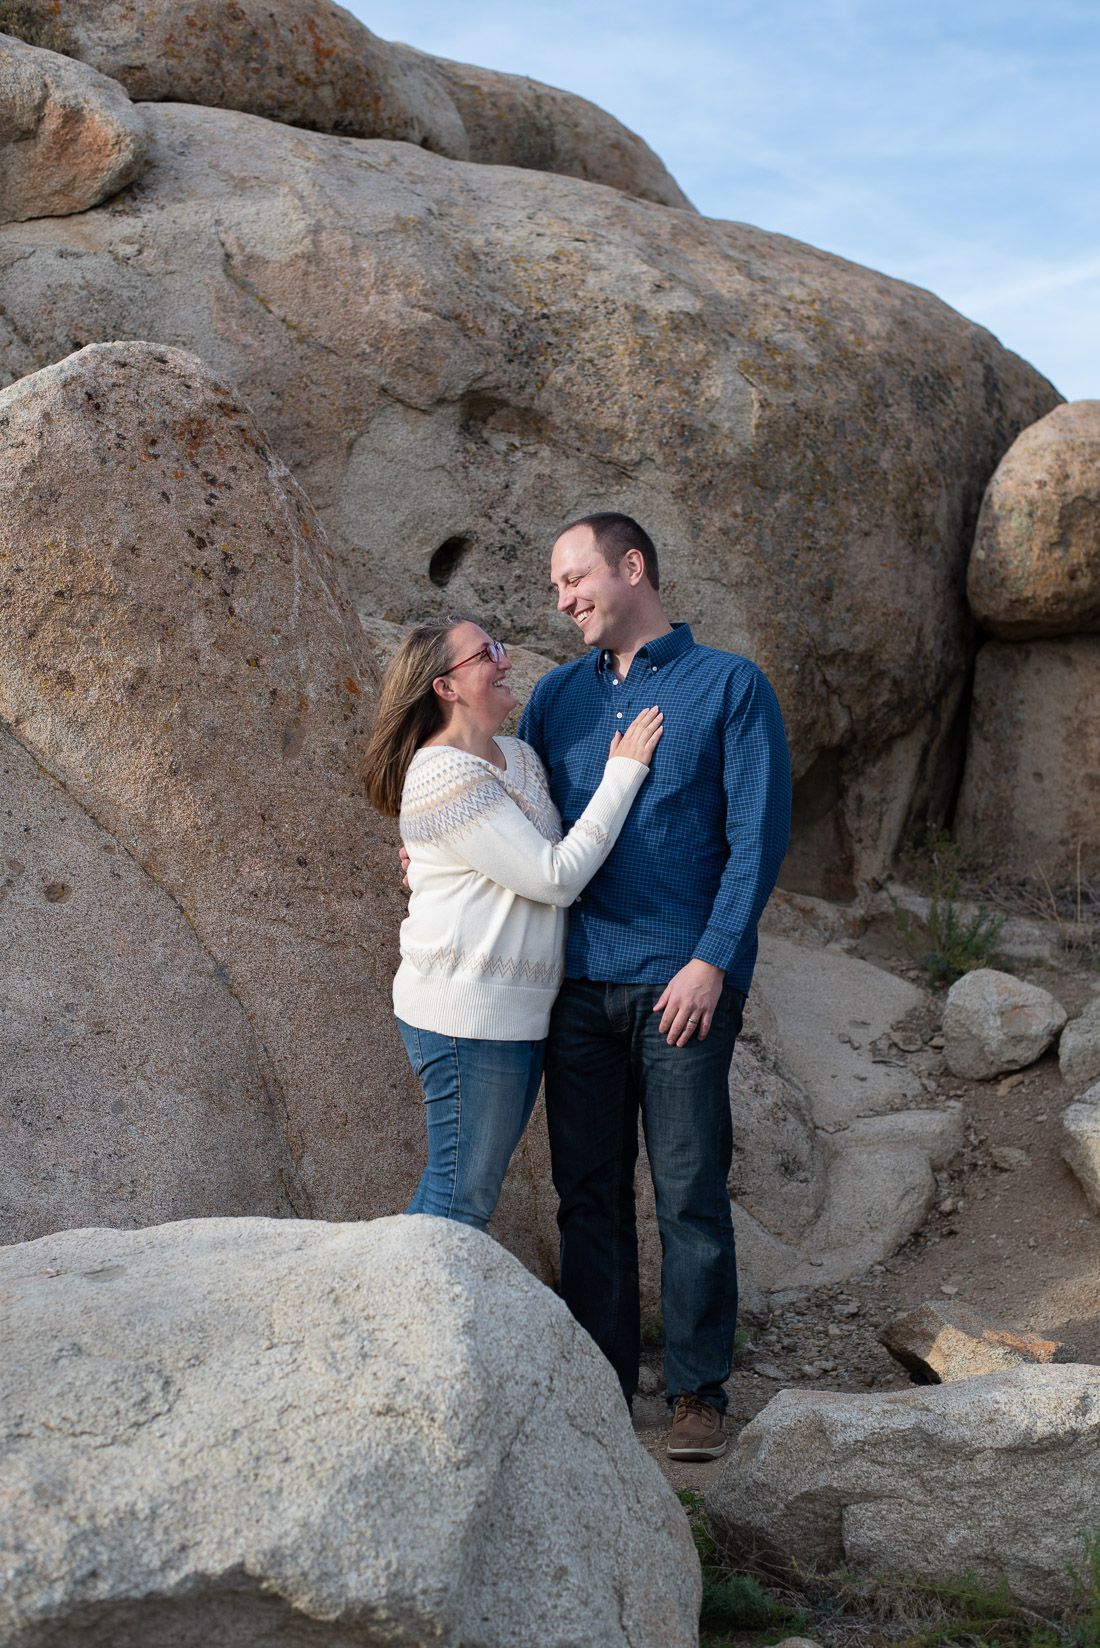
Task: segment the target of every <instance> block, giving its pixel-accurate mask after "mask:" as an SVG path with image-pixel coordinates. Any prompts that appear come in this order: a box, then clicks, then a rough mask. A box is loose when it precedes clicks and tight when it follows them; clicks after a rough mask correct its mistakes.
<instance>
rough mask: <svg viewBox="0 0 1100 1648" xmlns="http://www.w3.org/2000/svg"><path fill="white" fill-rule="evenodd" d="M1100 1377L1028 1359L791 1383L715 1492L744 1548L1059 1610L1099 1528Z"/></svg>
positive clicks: (710, 1502)
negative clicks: (918, 1381) (853, 1380)
mask: <svg viewBox="0 0 1100 1648" xmlns="http://www.w3.org/2000/svg"><path fill="white" fill-rule="evenodd" d="M1098 1503H1100V1374H1098V1370H1097V1369H1096V1368H1094V1367H1083V1366H1080V1365H1069V1366H1066V1367H1027V1368H1013V1369H1012V1370H1010V1371H1009V1372H1006V1373H999V1374H989V1375H987V1376H986V1377H985V1378H984V1379H967V1380H963V1381H961V1382H960V1383H958V1384H951V1385H936V1386H928V1387H927V1388H924V1389H921V1390H913V1391H904V1392H890V1393H888V1394H886V1395H883V1396H846V1395H844V1396H842V1395H839V1394H827V1395H826V1394H823V1395H819V1394H810V1393H808V1392H801V1391H784V1392H782V1393H781V1394H780V1395H779V1396H777V1397H775V1398H774V1400H773V1401H771V1402H769V1404H768V1406H767V1407H766V1408H765V1409H764V1411H763V1412H762V1413H760V1414H758V1415H757V1417H756V1418H755V1419H754V1420H753V1421H752V1423H751V1424H750V1425H748V1426H747V1427H746V1429H745V1430H743V1431H742V1433H741V1436H740V1438H739V1440H738V1442H737V1445H736V1448H735V1450H734V1452H733V1455H732V1458H731V1460H730V1463H729V1465H728V1466H727V1468H726V1470H725V1472H724V1473H723V1475H722V1476H721V1477H720V1478H719V1480H718V1482H717V1483H716V1484H715V1486H714V1487H713V1488H712V1489H711V1490H710V1492H709V1493H708V1494H707V1500H706V1504H707V1511H708V1513H709V1515H710V1517H711V1521H712V1524H713V1526H714V1529H715V1533H716V1535H717V1537H718V1538H719V1540H720V1541H721V1542H722V1544H723V1545H724V1546H725V1548H726V1549H727V1551H728V1552H729V1553H730V1554H731V1555H732V1556H733V1557H735V1558H737V1559H744V1558H747V1557H749V1556H752V1557H755V1558H756V1559H757V1560H762V1561H763V1562H765V1563H766V1564H768V1565H770V1566H773V1567H775V1568H777V1569H787V1568H789V1567H790V1566H791V1564H792V1563H795V1562H797V1563H798V1564H799V1566H800V1567H801V1568H802V1569H803V1571H805V1570H806V1569H807V1568H809V1569H811V1570H817V1571H818V1572H825V1571H828V1570H830V1569H833V1568H836V1567H838V1566H840V1564H842V1563H843V1564H845V1565H846V1566H847V1567H848V1568H850V1569H852V1570H853V1572H855V1573H856V1574H859V1575H868V1576H870V1575H875V1576H878V1577H880V1578H883V1579H894V1580H899V1581H902V1580H905V1579H910V1578H914V1577H916V1578H919V1579H922V1580H926V1581H932V1582H936V1581H943V1580H949V1579H959V1578H961V1577H963V1576H964V1575H967V1574H969V1575H972V1576H973V1577H975V1578H976V1579H977V1580H978V1581H979V1583H981V1584H982V1585H984V1586H987V1587H989V1588H991V1589H997V1588H999V1587H1002V1586H1003V1587H1005V1588H1007V1590H1008V1591H1010V1592H1011V1594H1012V1595H1013V1596H1014V1597H1016V1598H1018V1599H1019V1600H1020V1601H1021V1602H1023V1603H1025V1604H1028V1605H1030V1606H1032V1607H1036V1608H1041V1609H1043V1610H1049V1609H1051V1608H1054V1607H1059V1606H1064V1605H1066V1604H1068V1603H1070V1602H1071V1601H1072V1599H1073V1583H1072V1580H1071V1577H1070V1568H1071V1567H1072V1566H1073V1565H1075V1564H1079V1563H1080V1562H1081V1559H1082V1554H1083V1547H1084V1541H1085V1539H1086V1538H1088V1537H1091V1536H1093V1535H1094V1534H1095V1531H1096V1507H1097V1504H1098Z"/></svg>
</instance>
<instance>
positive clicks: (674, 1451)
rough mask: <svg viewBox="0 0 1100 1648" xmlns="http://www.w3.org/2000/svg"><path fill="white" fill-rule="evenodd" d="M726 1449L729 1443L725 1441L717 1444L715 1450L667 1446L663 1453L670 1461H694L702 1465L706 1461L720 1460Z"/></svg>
mask: <svg viewBox="0 0 1100 1648" xmlns="http://www.w3.org/2000/svg"><path fill="white" fill-rule="evenodd" d="M728 1447H729V1442H728V1440H727V1441H725V1442H719V1444H718V1446H717V1447H715V1448H673V1447H671V1446H669V1447H666V1448H665V1452H666V1453H667V1454H668V1457H669V1458H670V1459H689V1460H690V1459H696V1460H698V1461H699V1462H700V1463H701V1464H704V1463H705V1462H706V1461H707V1460H708V1459H721V1457H722V1455H723V1454H724V1453H725V1451H726V1449H727V1448H728Z"/></svg>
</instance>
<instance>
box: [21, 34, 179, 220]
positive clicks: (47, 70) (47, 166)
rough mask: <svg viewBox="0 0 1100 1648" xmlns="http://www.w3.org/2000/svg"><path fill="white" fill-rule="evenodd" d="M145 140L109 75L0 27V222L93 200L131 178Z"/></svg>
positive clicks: (53, 213) (137, 114)
mask: <svg viewBox="0 0 1100 1648" xmlns="http://www.w3.org/2000/svg"><path fill="white" fill-rule="evenodd" d="M146 141H147V140H146V130H145V121H144V119H143V117H142V114H141V111H140V110H139V109H135V108H134V106H133V104H132V103H131V102H130V99H129V98H128V97H127V95H126V93H125V92H124V91H123V89H122V87H121V86H120V85H118V84H117V83H116V82H115V81H114V80H109V79H108V78H107V76H106V75H103V74H97V73H96V71H95V69H92V68H89V67H88V65H87V64H85V63H74V62H73V61H72V59H71V58H69V57H62V56H60V55H59V54H58V53H56V52H51V51H38V50H36V49H35V48H34V47H32V46H27V45H24V43H23V41H22V40H16V39H13V38H12V37H11V36H10V35H6V34H0V223H12V222H21V221H24V220H26V219H28V218H35V217H64V216H67V215H68V214H69V213H71V212H86V211H87V210H88V209H89V207H91V206H98V205H99V202H100V201H101V200H106V199H107V198H108V196H110V195H113V194H117V193H118V191H119V190H120V189H124V188H125V187H126V185H127V183H132V182H133V180H134V178H135V177H137V175H138V173H139V172H140V171H141V169H142V166H143V165H144V163H145V151H146Z"/></svg>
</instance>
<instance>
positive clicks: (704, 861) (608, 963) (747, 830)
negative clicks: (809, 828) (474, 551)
mask: <svg viewBox="0 0 1100 1648" xmlns="http://www.w3.org/2000/svg"><path fill="white" fill-rule="evenodd" d="M650 704H658V705H660V707H661V709H662V710H663V711H664V717H665V730H664V737H663V738H662V739H661V741H660V743H659V744H658V746H657V750H656V753H655V755H654V758H653V766H652V770H651V772H650V775H649V777H648V778H647V779H646V781H645V783H644V784H643V785H642V788H641V792H640V794H639V796H638V798H637V800H636V801H635V803H634V805H633V807H632V808H631V809H630V813H629V815H628V817H627V820H626V823H625V824H624V825H623V828H622V833H621V835H620V836H619V839H618V841H617V842H616V843H615V846H614V848H613V849H612V851H611V853H610V854H609V856H608V858H607V859H606V861H605V862H604V864H603V866H602V867H601V868H600V869H599V870H598V871H597V872H596V874H595V875H594V876H593V878H592V880H591V881H590V882H589V884H588V886H587V887H586V888H585V890H584V892H583V893H582V894H581V896H580V898H579V899H578V900H577V902H576V903H575V904H574V905H573V908H572V910H571V911H570V916H569V945H568V949H567V951H566V961H565V971H566V976H567V977H568V978H590V979H599V980H606V981H608V982H610V983H616V984H659V985H662V986H663V985H665V984H667V983H668V981H669V979H670V978H671V977H672V976H673V974H674V973H677V972H679V970H680V968H681V967H683V966H684V965H685V964H686V963H687V962H688V961H690V960H691V959H692V957H697V958H698V959H699V960H701V961H709V962H711V963H712V964H713V965H714V966H715V967H721V968H724V969H725V973H726V982H727V983H728V984H732V985H733V986H735V988H736V989H738V990H741V991H743V992H745V993H746V994H747V993H748V988H749V985H750V983H751V981H752V972H753V967H754V965H755V962H756V924H757V922H758V921H759V919H760V913H761V911H762V910H763V908H764V905H765V904H766V903H767V900H768V896H769V894H770V893H771V890H772V887H773V886H774V885H775V878H776V876H777V875H778V873H779V866H780V863H781V862H782V859H783V855H784V853H785V852H786V850H787V836H788V832H789V828H790V812H791V779H790V761H789V757H788V754H787V741H786V737H785V734H784V731H783V718H782V715H781V714H780V710H779V705H778V703H777V701H776V697H775V693H774V691H773V690H772V687H771V685H770V683H769V681H768V679H767V677H766V676H765V675H764V674H763V673H762V672H761V671H760V670H759V669H758V668H757V667H756V665H755V664H752V663H750V662H749V660H748V659H747V658H739V657H737V656H736V655H735V654H734V653H730V652H719V651H718V650H717V649H716V648H714V647H702V646H696V644H695V641H694V638H693V637H692V633H691V630H690V628H689V627H688V625H687V624H676V625H675V626H674V628H673V630H672V632H671V634H669V635H661V636H659V637H658V638H657V639H656V640H655V641H650V642H649V643H648V644H647V645H646V646H644V647H640V648H639V649H638V651H637V653H636V654H635V656H634V660H633V662H632V663H631V666H630V670H629V672H628V674H627V676H626V678H625V680H623V681H621V682H620V681H618V680H617V679H616V677H615V674H614V672H613V669H612V665H611V659H610V654H608V653H602V652H591V653H588V654H587V655H586V656H584V657H583V658H578V659H576V660H575V661H574V662H572V663H569V664H562V665H561V666H560V668H558V669H556V670H552V671H551V673H550V674H549V675H545V676H543V678H542V680H541V681H539V682H538V684H537V685H536V687H535V690H534V692H533V693H532V695H531V699H530V702H529V703H528V705H527V708H526V709H525V710H524V712H523V717H522V719H521V721H520V724H519V736H520V737H521V738H523V739H525V740H526V742H527V743H528V744H530V745H531V746H532V748H533V749H534V750H535V751H536V752H537V753H538V755H539V756H540V757H541V759H542V761H543V763H544V765H545V767H546V770H547V772H548V774H549V777H550V793H551V795H552V796H553V798H554V802H555V804H556V805H557V808H558V811H559V812H560V813H561V815H562V824H563V827H564V828H565V829H567V830H568V829H569V828H570V827H571V826H572V825H573V823H574V822H575V821H576V819H577V818H578V817H579V815H580V814H581V812H583V810H584V807H585V805H586V803H587V802H588V800H589V799H590V797H591V795H592V793H593V791H594V790H595V789H596V786H597V785H598V783H599V781H600V778H601V775H602V773H603V769H604V764H605V762H606V760H607V749H608V744H609V743H610V740H611V735H612V734H613V733H614V732H616V731H619V732H621V731H623V729H624V728H626V727H628V726H629V725H630V722H631V721H632V720H633V718H634V717H635V715H637V713H638V711H639V710H642V709H645V708H646V706H647V705H650Z"/></svg>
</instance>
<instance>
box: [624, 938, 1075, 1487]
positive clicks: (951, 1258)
mask: <svg viewBox="0 0 1100 1648" xmlns="http://www.w3.org/2000/svg"><path fill="white" fill-rule="evenodd" d="M896 945H897V941H896V938H894V937H893V935H892V933H891V932H890V931H889V929H888V928H887V927H885V926H884V925H880V926H879V927H878V928H876V929H873V930H871V931H870V932H869V933H868V934H867V935H866V938H865V940H864V941H861V944H860V953H861V954H863V956H864V957H865V959H867V960H869V961H874V962H875V963H876V964H877V965H879V966H886V967H888V968H889V969H890V970H891V971H895V972H898V973H900V974H903V975H904V976H905V977H906V978H908V979H910V980H911V981H912V982H914V983H921V982H922V978H921V975H920V974H919V973H918V972H917V971H916V970H915V969H914V968H913V967H912V964H911V962H910V960H909V958H908V957H906V956H904V955H898V954H897V953H896ZM1014 971H1015V972H1017V973H1018V975H1019V976H1020V977H1023V978H1026V979H1028V980H1029V981H1030V982H1032V983H1035V984H1040V985H1042V986H1043V987H1044V988H1045V989H1048V990H1050V991H1051V993H1052V994H1053V995H1054V996H1055V997H1056V998H1057V999H1058V1000H1059V1001H1060V1002H1061V1003H1062V1004H1063V1006H1064V1007H1066V1009H1067V1010H1068V1011H1069V1012H1070V1013H1071V1014H1072V1013H1073V1012H1075V1011H1077V1010H1078V1009H1079V1008H1080V1007H1081V1006H1083V1005H1084V1003H1085V1001H1086V1000H1088V999H1089V998H1090V996H1092V995H1094V994H1095V993H1096V991H1097V989H1098V988H1100V971H1098V970H1097V969H1096V968H1095V966H1090V965H1089V964H1088V962H1087V961H1085V962H1083V963H1077V964H1075V965H1074V964H1071V963H1067V964H1066V966H1064V967H1059V968H1057V969H1054V968H1049V967H1043V968H1040V967H1015V968H1014ZM943 1003H944V994H943V993H942V992H933V991H931V990H928V991H926V992H925V1000H924V1003H923V1006H922V1007H921V1008H920V1009H919V1010H918V1011H917V1012H915V1013H914V1014H912V1015H911V1016H910V1019H909V1020H907V1023H906V1028H908V1029H911V1030H913V1031H915V1032H918V1033H919V1034H920V1036H921V1038H922V1040H923V1042H924V1051H923V1053H922V1057H923V1058H924V1059H925V1061H928V1059H929V1055H930V1054H935V1060H936V1062H934V1064H933V1073H934V1075H935V1078H936V1081H937V1086H938V1091H939V1096H941V1097H943V1098H945V1099H946V1098H953V1099H958V1100H960V1101H961V1102H962V1105H963V1112H964V1118H965V1125H966V1143H965V1146H964V1149H963V1151H962V1152H961V1153H960V1155H959V1156H958V1157H956V1159H955V1160H954V1161H953V1162H952V1163H951V1165H950V1167H949V1168H948V1169H947V1171H946V1172H945V1173H942V1174H940V1175H939V1176H938V1179H937V1186H938V1196H937V1206H936V1209H935V1210H934V1211H933V1213H932V1214H931V1215H930V1217H929V1218H928V1220H927V1221H926V1223H925V1225H924V1226H923V1228H922V1229H921V1230H919V1231H918V1232H917V1234H916V1235H915V1236H914V1237H913V1238H912V1239H911V1241H910V1242H909V1243H908V1244H907V1245H906V1246H905V1247H904V1248H902V1249H901V1250H900V1251H899V1252H898V1253H897V1254H896V1255H894V1257H893V1258H891V1259H888V1260H887V1261H886V1262H885V1263H884V1264H881V1265H875V1266H874V1267H873V1268H872V1269H871V1271H870V1272H868V1273H867V1274H866V1275H863V1276H860V1277H857V1278H853V1279H851V1280H850V1281H849V1282H847V1283H845V1284H841V1285H839V1286H833V1287H826V1288H821V1289H818V1290H816V1291H814V1292H806V1293H802V1294H799V1295H797V1296H795V1297H793V1298H787V1299H784V1300H783V1302H782V1304H780V1305H778V1306H777V1307H776V1308H773V1310H772V1312H771V1314H770V1316H768V1317H767V1318H766V1319H744V1321H743V1326H744V1327H745V1328H746V1329H747V1331H748V1333H749V1337H750V1342H749V1344H748V1345H747V1346H746V1347H745V1348H744V1349H743V1350H742V1351H741V1352H740V1354H739V1357H738V1362H737V1367H736V1369H735V1371H734V1375H733V1378H732V1379H731V1380H730V1382H729V1385H728V1387H727V1388H728V1390H729V1411H728V1418H727V1430H728V1432H729V1434H730V1437H731V1441H732V1439H733V1437H734V1436H735V1435H736V1433H737V1432H738V1431H739V1430H740V1429H741V1428H742V1426H744V1425H745V1424H747V1423H748V1421H749V1420H750V1419H752V1418H753V1417H754V1416H755V1415H756V1414H757V1413H759V1411H760V1410H761V1409H762V1408H763V1407H765V1406H766V1404H767V1403H768V1402H769V1401H770V1400H771V1398H772V1397H773V1396H775V1395H776V1394H777V1392H778V1391H780V1390H782V1389H786V1388H791V1387H799V1388H802V1389H809V1390H821V1391H825V1390H834V1391H857V1392H867V1391H879V1390H904V1389H906V1388H908V1386H909V1376H908V1374H907V1373H906V1372H905V1371H904V1370H903V1369H902V1368H900V1367H899V1366H898V1365H897V1364H896V1363H895V1362H894V1361H893V1360H892V1359H891V1358H890V1357H889V1356H888V1355H887V1353H886V1351H885V1350H884V1349H883V1348H882V1346H881V1345H880V1344H879V1343H878V1337H877V1336H878V1333H879V1331H880V1330H881V1328H882V1326H883V1325H884V1324H885V1323H886V1322H888V1321H889V1320H890V1319H891V1317H893V1316H897V1315H900V1314H901V1313H902V1312H904V1311H906V1310H910V1309H912V1307H913V1306H915V1305H918V1304H920V1303H922V1301H924V1300H929V1299H931V1300H937V1301H938V1302H940V1303H949V1302H950V1301H952V1300H956V1299H957V1300H959V1301H960V1302H963V1303H965V1304H967V1305H968V1306H970V1307H971V1308H972V1309H973V1310H976V1311H977V1312H978V1314H979V1315H980V1316H982V1317H983V1318H984V1319H985V1321H987V1322H988V1323H989V1324H991V1325H992V1326H995V1327H1002V1328H1013V1329H1018V1330H1030V1331H1033V1332H1037V1333H1041V1334H1043V1335H1044V1336H1045V1337H1048V1338H1053V1339H1057V1340H1060V1341H1062V1342H1063V1343H1064V1344H1065V1345H1066V1346H1067V1347H1068V1348H1069V1350H1070V1351H1071V1352H1072V1358H1071V1359H1072V1360H1074V1361H1080V1362H1096V1363H1100V1217H1098V1216H1097V1215H1095V1214H1093V1213H1092V1212H1090V1210H1089V1206H1088V1203H1087V1202H1086V1200H1085V1198H1084V1195H1083V1193H1082V1191H1081V1189H1080V1187H1079V1185H1078V1183H1077V1180H1076V1179H1075V1178H1074V1176H1073V1175H1072V1174H1071V1172H1070V1170H1069V1168H1068V1167H1067V1166H1066V1165H1065V1163H1064V1162H1063V1161H1062V1159H1061V1155H1060V1148H1061V1114H1062V1111H1063V1110H1064V1108H1065V1107H1066V1105H1067V1104H1069V1103H1070V1102H1071V1100H1072V1099H1073V1097H1074V1096H1075V1095H1074V1094H1073V1093H1071V1091H1070V1090H1069V1089H1068V1088H1067V1086H1066V1084H1065V1083H1064V1082H1063V1080H1062V1078H1061V1075H1060V1073H1059V1070H1058V1062H1057V1058H1056V1056H1055V1055H1053V1054H1049V1055H1047V1056H1046V1057H1045V1058H1043V1059H1042V1060H1041V1061H1040V1062H1039V1063H1038V1064H1035V1065H1033V1066H1031V1068H1030V1069H1028V1070H1025V1071H1022V1072H1019V1073H1018V1074H1017V1075H1016V1076H1015V1077H1009V1078H1002V1079H1000V1080H995V1081H991V1082H972V1081H964V1080H960V1079H959V1078H957V1077H954V1076H952V1075H951V1073H950V1072H949V1071H948V1070H947V1068H946V1066H945V1065H944V1064H943V1060H942V1057H941V1056H940V1055H938V1053H936V1052H935V1050H934V1049H932V1048H931V1047H930V1043H931V1039H932V1037H933V1036H934V1035H936V1034H937V1032H938V1031H939V1027H940V1019H941V1015H942V1011H943ZM926 1068H927V1062H926ZM1006 1152H1008V1153H1009V1154H1005V1153H1006ZM1013 1152H1017V1153H1020V1152H1022V1155H1020V1154H1012V1153H1013ZM643 1366H644V1367H648V1368H650V1369H651V1370H652V1374H651V1378H652V1377H656V1378H658V1379H659V1378H660V1369H661V1353H660V1351H659V1349H655V1350H653V1351H652V1352H647V1353H646V1354H645V1356H644V1358H643ZM667 1423H668V1421H667V1408H666V1404H665V1400H664V1396H663V1392H659V1393H658V1394H656V1395H651V1396H639V1397H638V1398H637V1399H636V1400H635V1405H634V1426H635V1431H636V1433H637V1435H638V1438H639V1440H640V1441H641V1443H642V1444H643V1446H644V1447H645V1448H646V1449H647V1450H648V1451H649V1452H650V1453H651V1454H652V1455H653V1457H654V1458H655V1459H656V1460H657V1462H658V1463H659V1464H660V1466H661V1468H662V1470H663V1471H664V1472H665V1475H666V1476H667V1477H668V1479H669V1480H670V1482H671V1483H672V1485H673V1486H674V1487H676V1488H696V1489H700V1490H701V1489H704V1488H706V1487H707V1486H708V1485H709V1483H710V1482H712V1481H713V1480H714V1477H715V1474H716V1473H718V1472H720V1471H721V1470H722V1468H723V1464H724V1461H723V1460H718V1461H716V1462H714V1463H711V1464H704V1465H691V1464H683V1463H679V1462H676V1461H672V1460H669V1459H668V1457H667V1456H666V1454H665V1452H664V1446H665V1437H666V1432H667ZM727 1457H728V1456H727Z"/></svg>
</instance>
